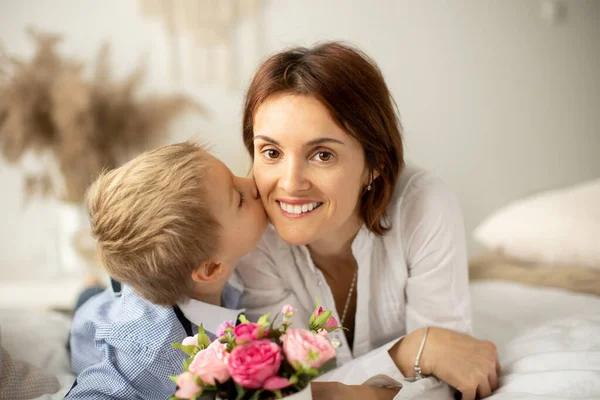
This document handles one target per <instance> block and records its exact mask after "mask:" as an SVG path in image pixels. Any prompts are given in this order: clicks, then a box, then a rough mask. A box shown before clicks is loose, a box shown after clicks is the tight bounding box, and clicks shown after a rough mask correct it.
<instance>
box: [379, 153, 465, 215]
mask: <svg viewBox="0 0 600 400" xmlns="http://www.w3.org/2000/svg"><path fill="white" fill-rule="evenodd" d="M456 205H457V199H456V196H455V194H454V192H453V191H452V190H451V189H450V187H449V186H448V185H447V184H446V183H445V182H444V181H443V180H442V179H441V178H440V177H439V176H437V175H436V174H434V173H432V172H429V171H427V170H425V169H423V168H421V167H418V166H416V165H414V164H407V165H406V167H405V168H404V170H403V171H402V173H401V174H400V177H399V178H398V182H397V183H396V188H395V191H394V195H393V197H392V199H391V201H390V204H389V205H388V215H389V216H390V218H391V219H392V221H393V222H397V221H398V222H400V223H402V222H403V221H405V222H406V221H408V220H418V219H420V217H422V216H425V215H426V214H428V213H434V214H437V213H439V212H446V211H447V210H448V207H450V208H452V209H454V208H455V206H456ZM409 216H410V218H407V217H409Z"/></svg>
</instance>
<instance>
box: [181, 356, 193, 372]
mask: <svg viewBox="0 0 600 400" xmlns="http://www.w3.org/2000/svg"><path fill="white" fill-rule="evenodd" d="M192 361H193V358H191V357H190V358H188V359H187V360H183V370H184V371H187V370H188V368H189V367H190V364H191V363H192Z"/></svg>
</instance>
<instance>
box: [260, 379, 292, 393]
mask: <svg viewBox="0 0 600 400" xmlns="http://www.w3.org/2000/svg"><path fill="white" fill-rule="evenodd" d="M291 385H292V382H290V380H289V379H286V378H282V377H281V376H272V377H270V378H268V379H267V380H266V381H265V383H264V385H263V389H266V390H270V391H274V390H281V389H283V388H286V387H288V386H291Z"/></svg>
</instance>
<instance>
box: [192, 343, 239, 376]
mask: <svg viewBox="0 0 600 400" xmlns="http://www.w3.org/2000/svg"><path fill="white" fill-rule="evenodd" d="M228 358H229V353H228V352H227V346H226V345H225V344H224V343H221V342H219V341H218V340H215V341H214V342H212V343H211V344H210V345H209V346H208V347H207V348H206V349H204V350H201V351H200V352H199V353H198V354H196V356H194V360H193V361H192V363H191V364H190V367H189V368H188V371H189V372H191V373H193V374H196V375H198V377H199V378H200V379H201V380H202V382H204V383H205V384H207V385H216V382H215V381H219V382H220V383H223V382H225V381H227V380H228V379H229V371H228V370H227V359H228Z"/></svg>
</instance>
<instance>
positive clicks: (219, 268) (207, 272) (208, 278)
mask: <svg viewBox="0 0 600 400" xmlns="http://www.w3.org/2000/svg"><path fill="white" fill-rule="evenodd" d="M224 273H225V268H224V266H223V263H220V262H216V261H207V262H204V263H202V264H200V266H199V267H198V268H196V269H195V270H194V271H192V280H193V281H194V282H197V283H210V282H214V281H217V280H219V279H221V278H222V277H223V275H224Z"/></svg>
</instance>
